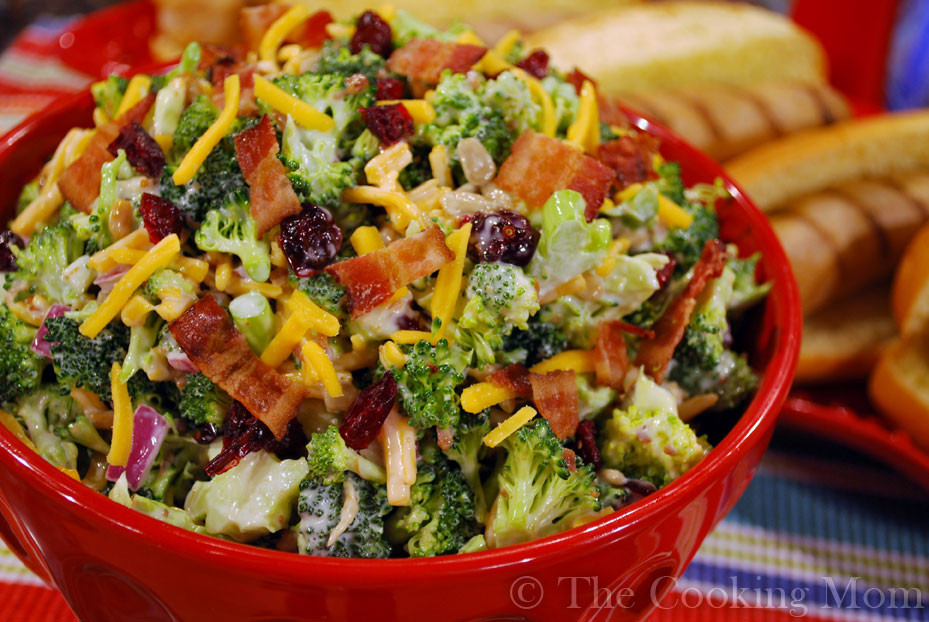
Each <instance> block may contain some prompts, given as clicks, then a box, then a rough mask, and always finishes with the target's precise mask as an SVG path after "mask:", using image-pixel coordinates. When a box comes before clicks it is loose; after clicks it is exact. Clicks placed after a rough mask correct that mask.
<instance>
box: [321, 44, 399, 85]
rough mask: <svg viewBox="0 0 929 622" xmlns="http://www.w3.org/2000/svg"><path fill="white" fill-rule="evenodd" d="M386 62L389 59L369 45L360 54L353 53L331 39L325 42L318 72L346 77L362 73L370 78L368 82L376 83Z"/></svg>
mask: <svg viewBox="0 0 929 622" xmlns="http://www.w3.org/2000/svg"><path fill="white" fill-rule="evenodd" d="M386 64H387V61H385V60H384V58H383V57H381V56H380V55H379V54H375V53H374V52H372V51H371V49H370V48H368V47H367V46H365V47H364V48H363V49H362V50H361V52H359V53H358V54H352V53H351V52H350V51H349V50H348V48H347V47H345V46H344V45H340V44H339V43H337V42H336V41H333V40H329V41H326V43H325V44H323V49H322V50H321V51H320V53H319V58H318V59H317V61H316V73H318V74H336V75H339V76H342V77H345V78H347V77H348V76H351V75H354V74H356V73H360V74H362V75H364V76H365V77H367V78H368V82H370V83H371V84H375V83H377V75H378V73H379V72H380V71H381V70H382V69H384V66H385V65H386Z"/></svg>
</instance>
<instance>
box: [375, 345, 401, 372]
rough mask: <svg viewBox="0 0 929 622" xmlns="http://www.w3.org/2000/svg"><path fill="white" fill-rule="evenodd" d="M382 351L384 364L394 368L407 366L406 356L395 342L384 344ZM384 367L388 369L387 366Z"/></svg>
mask: <svg viewBox="0 0 929 622" xmlns="http://www.w3.org/2000/svg"><path fill="white" fill-rule="evenodd" d="M380 350H381V356H382V357H383V362H384V363H388V364H390V365H392V366H394V367H403V366H404V365H406V355H404V354H403V352H401V351H400V348H399V347H398V346H397V344H395V343H394V342H393V341H387V342H384V345H382V346H381V348H380ZM384 366H385V367H387V365H384Z"/></svg>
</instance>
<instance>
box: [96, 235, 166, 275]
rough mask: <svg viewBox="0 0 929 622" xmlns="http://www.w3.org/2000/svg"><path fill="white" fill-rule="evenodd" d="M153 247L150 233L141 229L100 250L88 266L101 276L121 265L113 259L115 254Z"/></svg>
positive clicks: (133, 261) (134, 261) (131, 261)
mask: <svg viewBox="0 0 929 622" xmlns="http://www.w3.org/2000/svg"><path fill="white" fill-rule="evenodd" d="M151 245H152V243H151V240H150V239H149V237H148V231H146V230H145V227H139V228H138V229H136V230H135V231H133V232H132V233H130V234H129V235H127V236H125V237H123V238H122V239H121V240H119V241H118V242H116V243H114V244H111V245H110V246H107V247H106V248H104V249H103V250H99V251H97V252H96V253H94V254H93V255H91V256H90V261H88V262H87V265H88V266H90V267H91V268H92V269H94V270H96V271H97V272H99V273H100V274H103V273H105V272H109V271H110V270H112V269H113V268H115V267H116V265H117V264H118V263H119V262H118V261H116V260H115V259H113V254H114V253H120V252H121V251H123V250H127V249H135V250H145V249H147V248H150V247H151ZM139 259H141V257H135V258H133V259H131V260H127V261H126V263H136V262H137V261H138V260H139Z"/></svg>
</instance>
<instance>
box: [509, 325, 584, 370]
mask: <svg viewBox="0 0 929 622" xmlns="http://www.w3.org/2000/svg"><path fill="white" fill-rule="evenodd" d="M567 348H568V341H567V339H566V338H565V335H564V332H563V331H562V330H561V328H560V327H559V326H557V325H555V324H553V323H551V322H546V321H543V320H542V319H541V314H536V315H534V316H532V317H531V318H529V325H528V327H527V328H526V330H521V329H518V328H517V329H516V330H514V331H513V332H512V333H510V334H509V335H507V336H506V337H505V338H504V339H503V350H504V351H505V352H506V354H505V356H504V357H503V358H504V360H503V362H504V363H507V364H509V363H522V364H523V365H525V366H526V367H532V366H533V365H535V364H536V363H538V362H540V361H544V360H545V359H549V358H551V357H553V356H555V355H556V354H558V353H559V352H562V351H564V350H566V349H567Z"/></svg>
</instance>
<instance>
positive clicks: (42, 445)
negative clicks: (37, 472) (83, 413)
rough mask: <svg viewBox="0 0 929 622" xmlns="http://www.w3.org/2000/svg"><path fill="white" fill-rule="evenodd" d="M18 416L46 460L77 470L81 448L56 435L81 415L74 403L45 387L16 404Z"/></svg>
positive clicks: (54, 390) (51, 388)
mask: <svg viewBox="0 0 929 622" xmlns="http://www.w3.org/2000/svg"><path fill="white" fill-rule="evenodd" d="M14 414H15V415H16V416H17V417H18V418H19V419H20V420H21V421H22V422H23V423H24V424H25V427H26V432H27V433H28V434H29V438H30V439H31V440H32V442H33V443H34V444H35V446H36V449H37V450H38V452H39V454H40V455H41V456H42V457H43V458H45V459H46V460H48V461H49V462H51V463H52V464H54V465H56V466H60V467H63V468H66V469H74V468H76V467H77V446H75V444H74V443H72V442H70V441H67V440H64V439H62V438H60V437H59V436H58V435H57V434H56V433H55V430H56V429H57V428H60V427H65V426H67V425H68V423H70V422H71V421H73V420H74V418H75V417H77V416H78V415H79V414H80V409H79V408H78V406H77V404H75V403H74V400H72V399H71V398H70V397H69V396H65V395H60V394H59V393H58V391H57V389H56V387H42V388H40V389H38V390H36V391H34V392H32V393H30V394H29V395H27V396H25V397H24V398H23V399H22V400H21V401H20V402H19V403H18V404H17V405H16V407H15V409H14Z"/></svg>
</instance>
